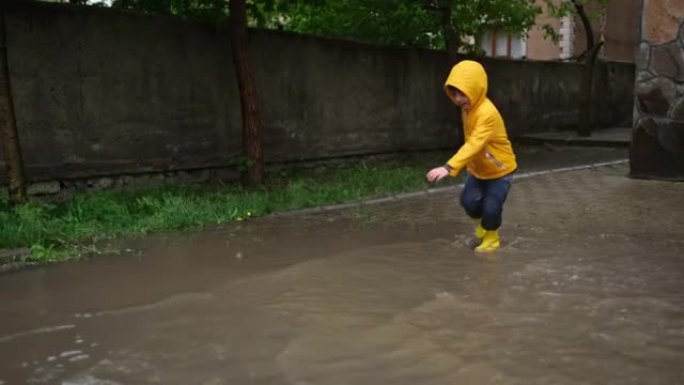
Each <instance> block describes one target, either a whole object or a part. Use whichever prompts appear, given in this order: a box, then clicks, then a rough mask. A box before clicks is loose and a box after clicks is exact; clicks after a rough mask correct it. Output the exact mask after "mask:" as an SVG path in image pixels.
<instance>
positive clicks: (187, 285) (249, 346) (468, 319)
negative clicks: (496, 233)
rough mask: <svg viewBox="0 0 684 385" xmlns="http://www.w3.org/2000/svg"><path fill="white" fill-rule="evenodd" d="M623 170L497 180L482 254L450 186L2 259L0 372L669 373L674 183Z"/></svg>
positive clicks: (677, 216)
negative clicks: (64, 259)
mask: <svg viewBox="0 0 684 385" xmlns="http://www.w3.org/2000/svg"><path fill="white" fill-rule="evenodd" d="M576 151H579V150H576ZM591 151H595V150H591ZM572 154H575V152H572ZM585 155H586V156H584V157H583V156H581V155H577V154H575V155H572V156H566V157H565V158H564V159H565V160H563V161H560V160H559V162H560V163H562V162H566V163H568V162H569V161H568V160H567V159H570V158H573V157H575V158H576V159H577V160H578V161H580V160H582V159H585V160H586V159H590V158H591V159H592V160H599V159H598V158H600V157H598V156H594V157H592V156H590V155H587V154H585ZM614 155H615V154H614V153H613V157H614ZM540 156H541V155H540ZM573 159H574V158H573ZM603 160H610V159H603ZM572 163H574V162H569V164H562V165H563V166H569V165H571V164H572ZM525 167H529V168H528V169H533V168H535V167H536V163H535V164H530V165H529V166H525ZM625 173H626V167H625V166H624V165H622V166H611V167H601V168H598V169H587V170H580V171H566V172H558V173H550V174H543V175H536V176H532V177H528V178H522V177H520V178H518V179H516V181H515V182H514V187H513V189H512V190H511V193H510V195H509V202H508V204H507V206H506V211H505V223H504V227H503V228H502V230H501V233H502V237H503V247H502V249H501V250H499V251H497V252H495V253H492V254H488V255H485V256H482V255H478V254H476V253H474V252H473V251H472V238H471V236H470V233H471V231H472V224H471V223H470V221H469V220H468V219H467V218H466V217H465V216H464V215H463V214H462V213H461V210H460V209H459V207H458V205H457V201H456V197H457V195H458V190H456V189H453V190H450V191H442V192H438V193H433V194H425V195H422V196H416V197H413V198H408V199H401V200H397V201H393V202H388V203H384V204H377V205H370V206H364V207H357V208H351V209H346V210H341V211H334V212H326V213H318V214H293V215H282V216H271V217H268V218H261V219H257V220H253V221H250V222H248V223H241V224H235V225H229V226H222V227H219V228H214V229H211V230H206V231H203V232H201V233H197V232H195V233H185V234H167V235H165V236H158V237H154V238H145V239H138V240H130V241H127V242H128V245H129V246H130V248H131V249H132V250H136V251H139V252H133V253H128V254H127V255H124V256H113V257H99V258H94V259H92V260H88V261H83V262H75V263H67V264H62V265H57V266H50V267H44V268H38V269H31V270H26V271H21V272H15V273H11V274H5V275H2V276H0V304H1V305H0V311H1V314H0V331H1V332H0V357H1V358H0V384H102V385H105V384H106V385H113V384H207V385H208V384H211V385H218V384H297V385H304V384H325V385H328V384H330V385H337V384H354V385H357V384H411V385H417V384H440V385H442V384H466V385H467V384H477V385H480V384H525V385H529V384H544V385H546V384H601V385H607V384H620V385H624V384H681V383H684V368H683V366H682V363H684V287H683V286H682V282H684V202H683V201H682V197H684V184H674V183H665V182H653V181H640V180H632V179H628V178H626V177H625V176H624V174H625ZM520 175H521V176H522V174H520Z"/></svg>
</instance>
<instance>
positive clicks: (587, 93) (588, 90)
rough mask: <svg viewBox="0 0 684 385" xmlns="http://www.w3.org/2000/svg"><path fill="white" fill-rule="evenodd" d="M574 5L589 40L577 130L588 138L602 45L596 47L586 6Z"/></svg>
mask: <svg viewBox="0 0 684 385" xmlns="http://www.w3.org/2000/svg"><path fill="white" fill-rule="evenodd" d="M572 5H573V6H574V7H575V10H576V11H577V15H578V16H579V18H580V20H581V21H582V25H583V26H584V32H585V35H586V38H587V50H586V51H585V53H584V54H583V55H585V56H584V60H583V62H584V68H585V70H584V72H585V75H584V79H583V82H582V83H583V84H582V90H583V92H582V94H583V95H584V100H583V101H582V104H581V106H582V107H581V110H580V120H579V127H578V129H577V135H579V136H584V137H587V136H591V132H592V131H593V129H594V113H593V107H594V106H593V104H594V70H595V64H596V57H597V56H598V51H599V49H600V47H601V44H599V45H598V46H597V45H595V42H594V28H593V27H592V26H591V22H590V21H589V18H588V17H587V13H586V11H585V10H584V6H582V3H581V1H580V0H572Z"/></svg>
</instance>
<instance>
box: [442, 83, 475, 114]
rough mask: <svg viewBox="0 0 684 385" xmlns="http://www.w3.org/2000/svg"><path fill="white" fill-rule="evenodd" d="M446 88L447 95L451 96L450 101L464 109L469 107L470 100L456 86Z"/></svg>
mask: <svg viewBox="0 0 684 385" xmlns="http://www.w3.org/2000/svg"><path fill="white" fill-rule="evenodd" d="M447 90H448V91H449V97H450V98H451V101H452V102H454V104H455V105H457V106H459V107H461V108H463V109H464V110H467V109H469V108H470V100H469V99H468V97H467V96H466V95H465V94H464V93H463V92H461V91H460V90H459V89H458V88H455V87H447Z"/></svg>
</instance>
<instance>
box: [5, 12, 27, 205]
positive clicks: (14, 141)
mask: <svg viewBox="0 0 684 385" xmlns="http://www.w3.org/2000/svg"><path fill="white" fill-rule="evenodd" d="M6 33H7V30H6V28H5V12H4V11H2V10H0V140H2V151H3V154H4V156H5V169H6V171H7V186H8V188H9V197H10V202H11V203H12V204H18V203H23V202H25V201H26V181H25V179H24V163H23V160H22V158H21V147H20V145H19V134H18V132H17V124H16V120H15V117H14V103H13V102H12V93H11V87H10V77H9V66H8V63H7V36H6Z"/></svg>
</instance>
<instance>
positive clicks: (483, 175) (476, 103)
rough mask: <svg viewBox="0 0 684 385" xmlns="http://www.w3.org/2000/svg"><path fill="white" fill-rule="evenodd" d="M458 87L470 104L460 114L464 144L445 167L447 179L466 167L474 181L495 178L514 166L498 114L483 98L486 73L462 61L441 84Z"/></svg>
mask: <svg viewBox="0 0 684 385" xmlns="http://www.w3.org/2000/svg"><path fill="white" fill-rule="evenodd" d="M447 86H452V87H456V88H458V89H459V90H460V91H461V92H463V93H464V94H465V95H466V96H467V97H468V99H469V101H470V108H469V109H468V110H467V111H466V110H465V109H463V110H462V111H461V114H462V117H463V133H464V137H465V144H464V145H463V146H462V147H461V148H460V149H459V150H458V152H457V153H456V155H454V156H453V157H452V158H451V159H449V161H448V162H447V164H448V165H449V166H450V167H451V171H450V174H451V176H456V175H458V173H459V171H460V170H461V169H462V168H463V167H464V166H466V169H467V170H468V173H470V174H471V175H472V176H474V177H476V178H478V179H497V178H501V177H503V176H505V175H507V174H510V173H512V172H513V171H515V169H516V168H517V167H518V165H517V163H516V161H515V154H514V153H513V147H512V146H511V142H510V141H509V140H508V135H507V134H506V126H505V125H504V122H503V119H502V118H501V114H499V111H498V110H497V109H496V107H495V106H494V103H492V102H491V101H490V100H489V99H488V98H487V73H486V72H485V70H484V68H483V67H482V65H480V64H479V63H477V62H474V61H470V60H464V61H461V62H460V63H458V64H456V65H455V66H454V67H453V68H452V69H451V73H450V74H449V77H448V78H447V80H446V83H445V84H444V89H445V91H446V88H447Z"/></svg>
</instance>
